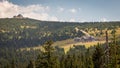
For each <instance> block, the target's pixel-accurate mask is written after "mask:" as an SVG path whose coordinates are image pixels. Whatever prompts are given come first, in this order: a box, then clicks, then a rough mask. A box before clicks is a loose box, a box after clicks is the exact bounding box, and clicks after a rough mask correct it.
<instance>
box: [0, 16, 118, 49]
mask: <svg viewBox="0 0 120 68" xmlns="http://www.w3.org/2000/svg"><path fill="white" fill-rule="evenodd" d="M76 27H77V28H79V29H82V30H86V28H88V29H91V28H92V29H95V28H97V29H99V30H101V29H105V28H108V29H113V28H115V27H120V22H99V23H97V22H94V23H93V22H91V23H88V22H87V23H77V22H76V23H75V22H71V23H69V22H52V21H39V20H34V19H29V18H23V19H16V18H4V19H0V47H6V46H7V47H12V46H14V47H17V48H19V47H28V46H37V45H40V44H43V43H44V42H45V41H47V40H53V41H59V40H65V39H69V38H74V37H81V36H83V35H84V34H83V33H82V32H81V31H76V30H75V28H76Z"/></svg>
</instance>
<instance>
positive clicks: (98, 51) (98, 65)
mask: <svg viewBox="0 0 120 68" xmlns="http://www.w3.org/2000/svg"><path fill="white" fill-rule="evenodd" d="M102 57H103V50H102V48H101V47H100V45H99V44H98V46H97V47H96V48H95V52H94V53H93V56H92V60H93V64H94V68H102V65H103V62H102Z"/></svg>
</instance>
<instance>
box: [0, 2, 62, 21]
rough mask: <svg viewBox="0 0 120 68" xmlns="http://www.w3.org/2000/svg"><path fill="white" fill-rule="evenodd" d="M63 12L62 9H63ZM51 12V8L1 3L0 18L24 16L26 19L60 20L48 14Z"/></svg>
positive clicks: (38, 5)
mask: <svg viewBox="0 0 120 68" xmlns="http://www.w3.org/2000/svg"><path fill="white" fill-rule="evenodd" d="M61 10H62V9H61ZM49 11H50V7H49V6H42V5H40V4H37V5H28V6H19V5H16V4H13V3H10V2H8V1H1V2H0V18H6V17H8V18H12V17H13V16H14V15H17V14H22V15H23V16H24V17H28V18H33V19H38V20H47V21H49V20H54V21H56V20H58V18H57V17H55V16H50V15H49V14H48V12H49Z"/></svg>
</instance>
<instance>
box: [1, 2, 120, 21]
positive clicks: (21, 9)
mask: <svg viewBox="0 0 120 68" xmlns="http://www.w3.org/2000/svg"><path fill="white" fill-rule="evenodd" d="M17 14H22V15H23V16H25V17H29V18H34V19H39V20H47V21H73V22H74V21H75V22H84V21H87V22H89V21H120V0H9V1H6V0H0V18H5V17H13V16H14V15H17Z"/></svg>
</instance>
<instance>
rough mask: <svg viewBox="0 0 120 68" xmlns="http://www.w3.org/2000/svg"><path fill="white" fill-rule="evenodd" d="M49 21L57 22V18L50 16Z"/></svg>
mask: <svg viewBox="0 0 120 68" xmlns="http://www.w3.org/2000/svg"><path fill="white" fill-rule="evenodd" d="M49 20H51V21H58V18H57V17H55V16H52V17H51V18H50V19H49Z"/></svg>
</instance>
